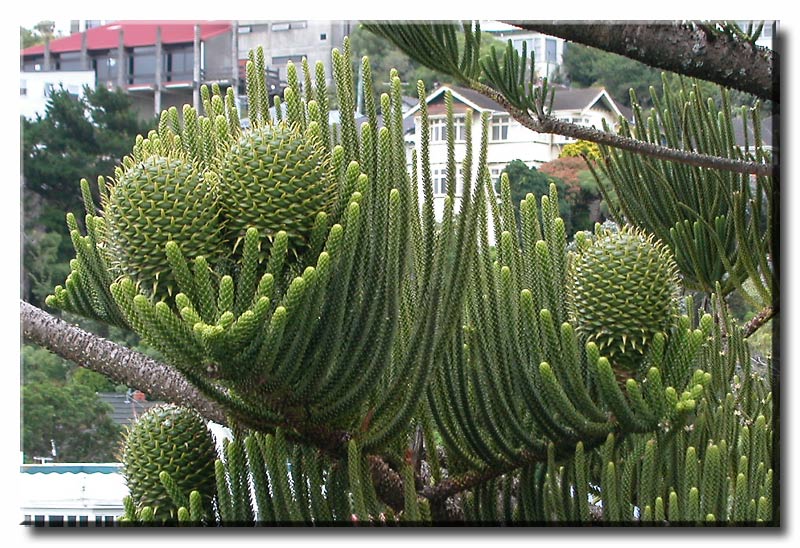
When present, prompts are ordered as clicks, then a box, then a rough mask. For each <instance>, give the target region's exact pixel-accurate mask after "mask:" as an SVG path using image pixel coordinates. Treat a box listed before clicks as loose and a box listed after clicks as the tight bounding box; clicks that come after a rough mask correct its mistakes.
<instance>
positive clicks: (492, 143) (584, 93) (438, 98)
mask: <svg viewBox="0 0 800 548" xmlns="http://www.w3.org/2000/svg"><path fill="white" fill-rule="evenodd" d="M448 90H449V91H450V92H451V93H452V96H453V113H454V126H455V127H454V129H455V156H456V162H457V165H458V168H459V169H460V162H461V160H462V159H463V157H464V153H465V151H466V144H465V140H464V124H465V120H466V118H465V117H466V115H467V111H468V110H471V111H472V143H473V158H474V160H473V165H474V164H477V159H478V154H479V151H480V135H481V129H480V123H481V122H480V120H481V114H482V113H484V112H488V113H489V114H490V115H491V125H490V127H489V135H488V136H489V144H488V151H487V152H488V155H487V163H488V167H489V170H490V173H491V175H492V179H493V180H496V179H497V178H498V177H499V176H500V173H501V172H502V171H503V169H504V168H505V167H506V166H507V165H508V164H509V163H510V162H511V161H513V160H521V161H523V162H525V163H526V164H527V165H528V166H534V167H538V166H541V165H542V164H544V163H546V162H550V161H551V160H555V159H556V158H558V156H559V154H560V153H561V149H562V148H563V146H564V145H566V144H568V143H571V142H574V141H575V140H574V139H571V138H568V137H564V136H561V135H553V134H548V133H537V132H535V131H532V130H530V129H528V128H526V127H525V126H523V125H522V124H520V123H519V122H517V121H516V120H515V119H514V118H512V117H511V116H510V115H509V114H508V112H506V110H505V109H504V108H503V107H502V106H501V105H499V104H498V103H496V102H495V101H493V100H491V99H489V98H487V97H485V96H484V95H481V94H480V93H478V92H476V91H473V90H471V89H468V88H461V87H456V86H441V87H439V88H437V89H436V90H434V91H433V92H432V93H431V94H430V95H428V97H427V98H426V104H427V110H428V125H429V128H428V129H429V136H430V146H429V154H430V164H431V178H432V182H433V191H434V201H435V204H434V205H435V211H436V218H437V220H440V219H441V216H442V212H443V210H444V197H445V196H446V195H447V188H446V169H447V120H446V109H445V92H446V91H448ZM419 108H420V107H419V106H416V107H414V108H412V109H410V110H409V111H407V112H406V114H405V115H404V116H405V118H406V119H408V118H412V117H413V119H414V133H413V138H411V139H410V140H413V147H416V149H417V157H418V158H421V156H420V150H419V148H420V145H421V143H420V138H419V136H420V123H421V118H420V116H419ZM552 114H553V116H555V117H556V118H558V119H560V120H563V121H566V122H571V123H573V124H577V125H581V126H586V127H595V128H597V129H601V128H602V127H603V120H605V121H606V122H608V123H609V125H610V126H611V127H614V126H615V125H616V124H617V122H618V121H619V117H620V116H624V117H625V118H630V114H629V111H628V110H627V109H625V107H622V106H620V105H619V104H618V103H617V102H616V101H614V99H613V98H612V97H611V96H610V95H609V94H608V92H607V91H606V90H605V89H604V88H594V87H593V88H584V89H566V88H565V89H557V90H556V92H555V99H554V101H553V111H552ZM419 192H420V198H421V197H422V188H420V190H419ZM460 197H461V181H460V180H459V182H458V184H457V185H456V198H457V203H456V207H457V206H458V199H460Z"/></svg>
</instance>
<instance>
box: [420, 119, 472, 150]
mask: <svg viewBox="0 0 800 548" xmlns="http://www.w3.org/2000/svg"><path fill="white" fill-rule="evenodd" d="M465 123H466V122H465V120H464V117H463V116H458V117H456V118H454V119H453V137H454V140H455V141H456V142H464V140H465V139H466V129H465V127H464V126H465ZM428 127H429V130H430V133H429V135H430V141H431V143H441V142H444V141H446V140H447V119H445V118H432V119H430V121H429V123H428Z"/></svg>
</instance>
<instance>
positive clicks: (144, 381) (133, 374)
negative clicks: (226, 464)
mask: <svg viewBox="0 0 800 548" xmlns="http://www.w3.org/2000/svg"><path fill="white" fill-rule="evenodd" d="M20 318H21V320H22V337H23V339H24V340H26V341H28V342H31V343H34V344H37V345H39V346H41V347H43V348H46V349H48V350H50V351H51V352H53V353H55V354H57V355H58V356H61V357H62V358H64V359H67V360H70V361H72V362H74V363H76V364H78V365H81V366H84V367H86V368H88V369H92V370H93V371H97V372H98V373H102V374H104V375H106V376H108V377H109V378H111V379H113V380H114V381H116V382H118V383H122V384H127V385H129V386H135V387H136V388H138V389H139V390H142V391H143V392H146V393H148V394H152V395H153V396H154V397H156V398H159V399H163V400H165V401H170V402H173V403H176V404H179V405H184V406H186V407H191V408H194V409H196V410H197V411H198V412H199V413H200V414H201V415H203V416H204V417H206V418H207V419H209V420H212V421H214V422H217V423H219V424H226V422H227V421H226V418H225V411H224V409H223V408H222V407H220V406H219V405H218V404H217V403H215V402H213V401H211V400H210V399H208V398H207V397H205V396H204V395H203V394H201V393H200V392H199V391H198V390H197V388H195V387H194V386H193V385H191V384H190V383H189V382H188V381H187V380H186V378H184V376H183V375H181V374H180V373H179V372H178V371H176V370H175V369H173V368H171V367H169V366H167V365H165V364H163V363H160V362H158V361H156V360H153V359H152V358H149V357H147V356H145V355H144V354H141V353H139V352H136V351H134V350H130V349H128V348H125V347H123V346H120V345H118V344H116V343H114V342H112V341H108V340H106V339H103V338H102V337H98V336H97V335H95V334H93V333H89V332H87V331H84V330H83V329H80V328H79V327H76V326H74V325H70V324H68V323H66V322H64V321H63V320H60V319H58V318H56V317H55V316H52V315H50V314H48V313H47V312H45V311H43V310H40V309H39V308H36V307H35V306H33V305H31V304H29V303H26V302H25V301H20Z"/></svg>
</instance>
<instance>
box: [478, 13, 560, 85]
mask: <svg viewBox="0 0 800 548" xmlns="http://www.w3.org/2000/svg"><path fill="white" fill-rule="evenodd" d="M481 31H483V32H486V33H488V34H490V35H492V36H494V37H495V38H497V39H498V40H501V41H502V42H503V43H504V44H505V43H508V41H509V40H511V46H512V47H513V48H514V49H515V50H516V51H517V53H519V54H520V55H522V45H523V44H525V51H526V53H525V57H526V59H530V56H531V53H533V54H534V57H533V62H534V66H533V68H534V71H535V72H536V75H537V77H539V78H545V77H547V78H550V79H552V78H554V77H555V76H556V75H558V74H560V72H561V70H560V69H561V65H563V64H564V52H565V51H566V48H567V42H566V41H565V40H564V39H563V38H558V37H555V36H548V35H546V34H542V33H541V32H536V31H530V30H525V29H521V28H519V27H514V26H512V25H509V24H506V23H502V22H500V21H481ZM499 53H500V52H498V54H499Z"/></svg>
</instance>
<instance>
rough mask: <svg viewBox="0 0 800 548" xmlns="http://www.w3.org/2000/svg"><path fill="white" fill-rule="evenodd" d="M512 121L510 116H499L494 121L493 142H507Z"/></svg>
mask: <svg viewBox="0 0 800 548" xmlns="http://www.w3.org/2000/svg"><path fill="white" fill-rule="evenodd" d="M510 125H511V119H510V118H509V117H508V116H497V117H495V118H493V119H492V141H507V140H508V128H509V126H510Z"/></svg>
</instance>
